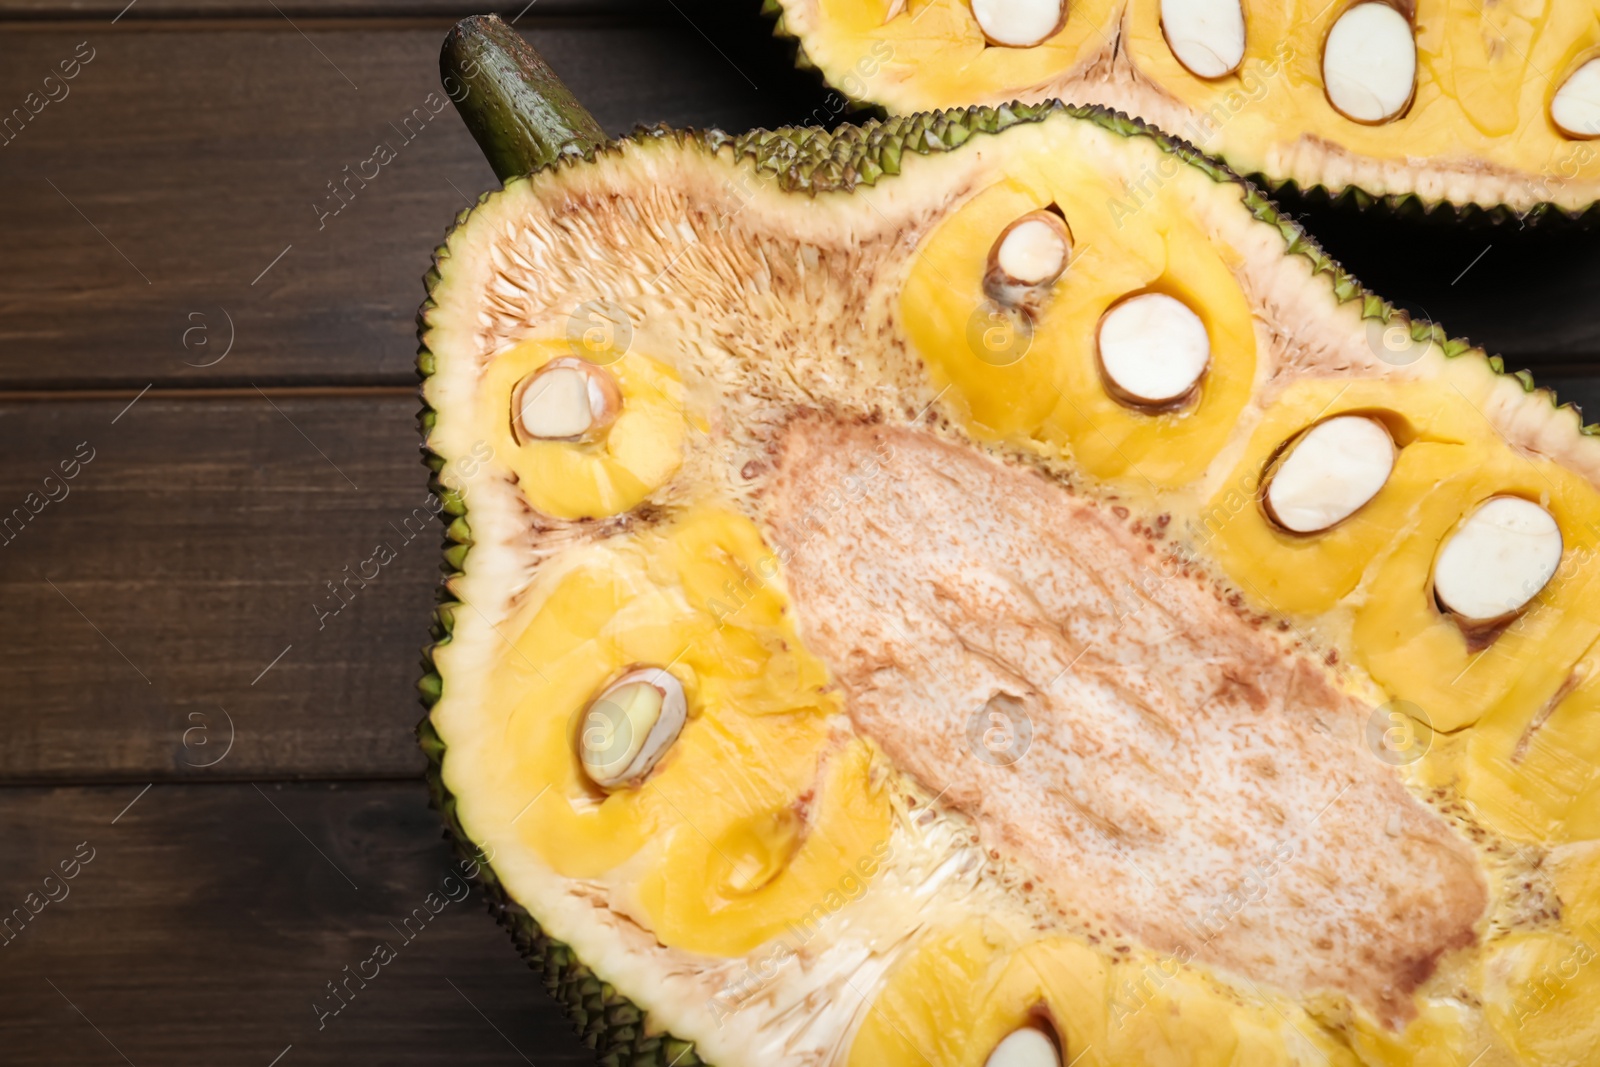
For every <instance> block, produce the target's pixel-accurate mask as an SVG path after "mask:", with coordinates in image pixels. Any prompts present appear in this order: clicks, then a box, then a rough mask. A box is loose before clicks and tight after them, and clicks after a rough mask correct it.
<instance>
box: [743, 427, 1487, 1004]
mask: <svg viewBox="0 0 1600 1067" xmlns="http://www.w3.org/2000/svg"><path fill="white" fill-rule="evenodd" d="M774 447H775V449H776V451H777V452H778V455H779V457H780V458H779V464H778V467H777V470H776V471H775V473H774V475H773V478H772V480H771V482H770V483H769V484H768V486H767V487H766V490H765V497H764V501H763V505H764V512H765V516H766V519H767V523H768V525H769V536H770V537H771V538H772V539H773V541H774V542H775V545H776V547H777V548H778V549H779V551H780V554H784V553H785V552H786V553H787V554H788V563H787V566H786V568H785V570H786V575H787V580H788V582H789V585H790V593H791V596H792V597H793V599H794V603H795V608H796V612H797V616H798V620H799V623H800V626H801V632H802V634H803V636H804V638H805V640H806V641H807V644H808V645H809V646H810V647H811V648H812V649H813V650H815V651H816V652H818V653H819V654H820V655H821V656H822V657H823V658H824V659H825V660H826V662H827V663H828V665H829V668H830V670H831V671H832V674H833V679H834V683H835V684H836V685H837V686H838V687H839V689H840V690H841V692H842V694H843V696H844V699H845V702H846V705H847V708H848V710H849V714H850V716H851V718H852V720H853V722H854V723H855V726H856V728H857V729H858V730H860V731H861V732H862V733H864V734H866V735H867V736H869V737H871V738H872V739H874V740H875V741H876V742H877V743H878V744H879V745H880V746H882V748H883V749H884V750H885V751H886V753H887V754H888V755H889V757H890V758H891V759H892V760H893V761H894V763H895V764H896V765H897V766H898V767H899V768H901V769H902V770H903V771H905V772H907V773H909V774H911V775H912V776H914V777H915V778H916V779H917V780H918V781H919V782H920V783H921V784H922V785H923V786H924V787H925V788H926V789H927V790H928V791H929V792H930V793H934V794H937V795H938V797H939V802H940V803H941V804H946V805H949V806H951V807H953V808H956V809H959V810H962V811H965V812H967V813H969V814H970V815H971V816H972V817H973V818H974V819H975V820H976V822H977V823H978V825H979V828H980V832H981V834H982V835H983V837H984V844H985V846H986V847H988V848H991V849H994V850H996V851H997V852H1001V853H1004V854H1005V855H1006V856H1007V857H1009V858H1011V859H1013V860H1015V861H1018V862H1020V863H1021V864H1022V865H1023V866H1024V867H1025V868H1026V869H1028V870H1030V871H1031V872H1033V876H1034V878H1035V879H1037V880H1038V882H1039V883H1040V884H1039V885H1038V886H1037V887H1036V888H1037V889H1040V890H1043V891H1045V893H1046V894H1047V895H1048V900H1049V902H1050V903H1051V905H1052V906H1053V907H1054V908H1055V909H1056V910H1057V911H1058V912H1059V913H1060V915H1061V916H1062V920H1063V922H1064V924H1066V925H1067V926H1068V927H1069V928H1074V929H1077V930H1080V931H1081V932H1082V933H1084V934H1086V935H1088V936H1089V937H1091V938H1093V939H1095V940H1096V941H1098V942H1105V943H1116V942H1118V941H1121V940H1125V939H1131V940H1134V941H1137V942H1138V943H1140V944H1143V945H1145V946H1147V947H1149V948H1153V949H1155V950H1157V951H1161V952H1170V953H1174V954H1177V955H1179V956H1180V958H1185V959H1187V958H1193V959H1194V960H1196V961H1198V962H1200V963H1203V964H1209V965H1213V966H1215V967H1218V968H1220V969H1223V970H1225V971H1229V972H1233V973H1234V974H1237V975H1240V976H1243V977H1244V978H1247V979H1249V980H1250V981H1256V982H1269V983H1271V984H1272V985H1274V986H1277V987H1278V988H1280V989H1282V990H1285V991H1288V992H1290V993H1291V994H1304V993H1309V992H1314V991H1330V992H1335V993H1342V994H1346V995H1348V996H1349V997H1351V998H1352V999H1353V1000H1355V1001H1356V1002H1357V1003H1359V1004H1362V1005H1363V1006H1365V1007H1366V1008H1368V1009H1369V1010H1371V1011H1373V1012H1374V1013H1375V1014H1377V1015H1378V1016H1379V1017H1380V1018H1383V1019H1385V1020H1387V1021H1389V1022H1391V1023H1395V1022H1398V1021H1402V1020H1404V1019H1407V1018H1409V1017H1410V1016H1411V1014H1412V1013H1413V1010H1414V1009H1413V1008H1412V1006H1411V1002H1410V994H1411V992H1412V991H1413V990H1415V989H1416V987H1417V986H1418V985H1419V984H1421V983H1422V982H1423V981H1425V980H1426V979H1427V978H1428V976H1429V975H1430V974H1431V973H1432V972H1433V970H1434V967H1435V965H1436V964H1437V962H1438V960H1439V958H1440V956H1441V955H1443V954H1444V953H1445V952H1448V951H1449V950H1451V949H1454V948H1457V947H1461V946H1465V945H1467V944H1470V943H1471V942H1473V940H1474V939H1475V936H1476V934H1475V932H1474V926H1475V924H1476V923H1477V921H1478V920H1479V919H1480V918H1481V916H1482V915H1483V912H1484V909H1485V905H1486V899H1487V898H1486V889H1485V884H1484V879H1483V876H1482V873H1481V872H1480V870H1479V868H1478V866H1477V864H1476V862H1475V860H1474V856H1473V853H1472V852H1471V851H1470V849H1469V847H1468V846H1467V845H1466V844H1465V843H1464V842H1463V841H1462V840H1461V839H1460V838H1458V837H1457V836H1456V835H1455V833H1454V832H1453V831H1452V830H1451V828H1450V827H1449V825H1448V824H1447V823H1446V822H1445V821H1444V820H1443V819H1442V818H1441V817H1440V816H1438V815H1436V814H1435V813H1434V812H1432V811H1431V810H1430V809H1428V808H1427V807H1425V806H1423V805H1422V804H1420V803H1419V802H1418V801H1417V800H1416V799H1415V798H1413V796H1412V795H1411V794H1410V793H1409V792H1408V791H1407V790H1406V788H1405V787H1404V786H1403V785H1402V784H1401V782H1400V781H1399V780H1398V778H1397V777H1396V774H1395V772H1394V770H1393V769H1392V768H1391V767H1389V766H1388V765H1386V764H1385V763H1383V762H1381V761H1380V760H1379V759H1377V758H1376V757H1375V756H1374V755H1373V752H1372V750H1371V749H1369V747H1368V746H1367V744H1366V742H1365V740H1364V737H1365V729H1366V726H1367V721H1368V719H1369V717H1370V716H1371V715H1372V709H1371V708H1370V707H1368V706H1367V705H1365V704H1363V703H1361V702H1359V701H1357V700H1355V699H1353V698H1351V697H1349V696H1347V695H1345V694H1343V693H1342V692H1340V691H1339V690H1338V689H1337V688H1335V687H1334V685H1333V684H1332V683H1331V682H1330V680H1329V678H1328V675H1327V673H1326V672H1325V671H1324V669H1323V668H1322V667H1321V666H1320V665H1319V664H1318V663H1316V662H1315V661H1313V660H1312V659H1310V658H1308V657H1307V656H1306V655H1304V654H1302V653H1299V652H1293V651H1286V650H1285V646H1284V644H1283V642H1282V640H1281V639H1280V638H1279V637H1278V636H1276V635H1274V634H1273V633H1270V632H1267V631H1266V630H1264V629H1263V628H1262V627H1261V624H1260V623H1257V622H1252V621H1249V620H1247V619H1246V618H1245V617H1243V616H1242V615H1241V614H1240V613H1239V612H1238V611H1236V610H1235V609H1234V608H1232V607H1230V606H1229V604H1228V603H1227V601H1226V599H1225V598H1224V597H1223V596H1222V595H1220V594H1219V593H1218V592H1217V591H1216V590H1215V588H1214V587H1213V586H1212V585H1211V584H1210V582H1209V581H1207V580H1205V579H1202V578H1201V577H1200V576H1198V575H1190V574H1187V573H1184V572H1182V571H1177V570H1174V569H1173V568H1171V567H1167V566H1164V565H1163V563H1162V562H1161V561H1162V559H1163V558H1165V557H1164V546H1163V545H1162V544H1161V542H1160V541H1159V540H1156V539H1154V538H1153V536H1152V534H1151V532H1150V530H1149V528H1145V530H1144V531H1143V532H1136V531H1135V530H1134V529H1133V528H1132V524H1131V520H1130V519H1127V518H1124V517H1122V516H1119V515H1118V514H1117V513H1116V511H1114V510H1113V508H1111V507H1108V506H1106V505H1105V504H1101V503H1096V502H1092V501H1089V500H1086V499H1084V498H1082V497H1078V496H1075V495H1073V494H1072V493H1070V492H1069V491H1068V490H1066V489H1065V488H1063V487H1061V486H1060V485H1058V484H1056V483H1053V482H1051V481H1049V480H1048V479H1046V478H1045V477H1044V476H1042V475H1040V474H1038V473H1035V472H1032V471H1028V470H1023V469H1017V468H1011V467H1007V466H1005V465H1003V464H1001V463H999V462H998V461H996V460H993V459H991V458H989V457H987V456H984V455H982V454H979V453H976V452H974V451H971V450H968V449H964V448H960V447H957V446H954V445H951V444H947V443H944V442H942V441H940V440H938V439H936V438H934V437H932V436H930V435H927V434H924V433H921V432H918V431H910V430H904V429H887V428H883V427H874V426H841V425H836V424H828V423H821V422H817V421H814V420H808V419H801V420H798V421H796V422H793V423H791V424H790V425H789V426H788V427H787V428H785V429H784V430H781V431H779V433H778V438H777V440H776V441H775V442H774ZM885 457H886V458H887V464H886V467H887V471H888V474H889V476H888V477H886V478H880V479H877V480H875V481H874V482H873V487H872V490H871V492H869V493H864V494H858V495H857V496H856V498H855V499H853V500H852V501H851V502H850V503H849V505H848V506H844V507H839V506H837V502H838V500H839V498H840V497H839V495H840V493H841V492H844V491H845V488H847V487H849V486H852V485H857V484H859V476H860V472H861V471H862V470H871V469H875V468H874V464H875V462H882V460H883V458H885Z"/></svg>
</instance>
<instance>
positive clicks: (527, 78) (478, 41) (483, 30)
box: [439, 15, 609, 182]
mask: <svg viewBox="0 0 1600 1067" xmlns="http://www.w3.org/2000/svg"><path fill="white" fill-rule="evenodd" d="M439 74H440V77H441V78H442V79H443V81H444V89H445V92H446V93H447V94H448V95H449V97H450V99H451V100H452V101H454V102H455V105H456V111H457V112H459V113H460V115H461V119H462V121H463V122H465V123H466V124H467V129H468V130H470V131H472V136H473V137H474V138H475V139H476V140H477V142H478V147H479V148H481V149H483V154H484V155H485V156H486V157H488V160H489V165H490V166H492V167H493V168H494V172H495V176H496V177H498V178H499V179H500V180H501V181H502V182H504V181H506V180H508V179H510V178H514V177H516V176H518V175H521V174H528V173H530V172H532V171H535V170H538V169H539V168H541V167H547V166H549V165H550V164H551V163H554V162H555V161H556V160H557V159H559V158H561V157H562V156H563V155H575V154H582V153H584V152H587V151H588V150H590V149H592V148H595V147H597V146H599V145H602V144H604V143H605V142H606V141H607V140H609V138H607V137H606V132H605V130H603V129H601V128H600V124H599V123H598V122H596V121H595V119H594V116H593V115H591V114H589V112H588V110H587V109H585V108H584V106H583V105H582V104H580V103H578V98H577V97H575V96H573V95H572V90H570V89H568V88H567V87H566V85H564V84H563V83H562V81H561V79H560V78H558V77H556V73H555V71H553V70H551V69H550V66H549V64H547V63H546V62H545V61H544V58H543V57H542V56H540V55H539V53H538V52H536V51H534V50H533V46H532V45H530V44H528V42H527V41H525V40H523V39H522V36H521V34H519V33H517V31H516V30H513V29H512V28H511V27H510V26H507V25H506V24H505V23H504V22H503V21H501V19H500V16H499V15H473V16H471V17H470V18H464V19H462V20H461V21H460V22H458V23H456V24H455V26H454V27H453V28H452V29H451V30H450V33H449V35H448V36H447V37H446V38H445V40H444V48H443V49H441V50H440V53H439Z"/></svg>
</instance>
